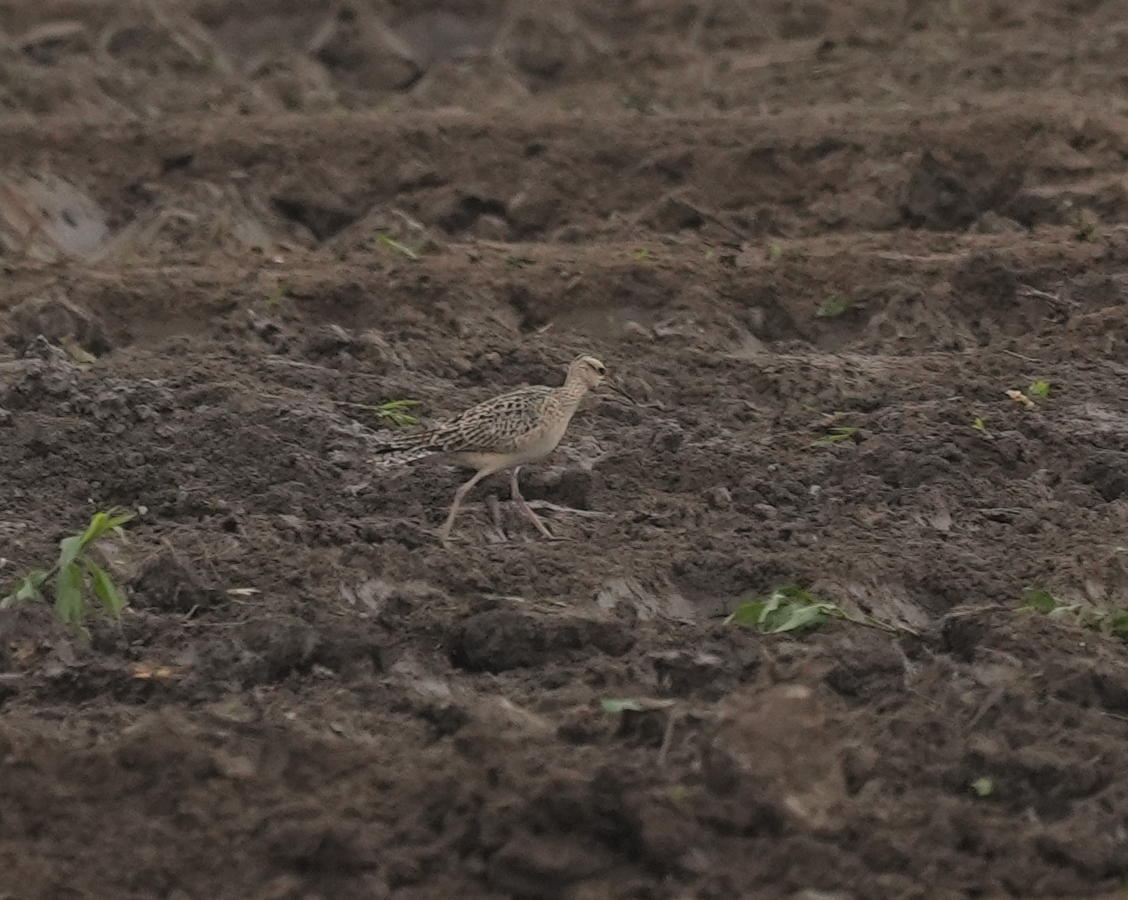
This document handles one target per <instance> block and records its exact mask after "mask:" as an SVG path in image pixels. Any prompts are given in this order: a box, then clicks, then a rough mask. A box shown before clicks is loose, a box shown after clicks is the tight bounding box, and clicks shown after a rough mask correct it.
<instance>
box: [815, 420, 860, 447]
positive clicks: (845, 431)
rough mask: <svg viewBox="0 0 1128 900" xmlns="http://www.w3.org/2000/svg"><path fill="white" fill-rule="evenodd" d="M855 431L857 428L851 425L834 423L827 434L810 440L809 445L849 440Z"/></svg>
mask: <svg viewBox="0 0 1128 900" xmlns="http://www.w3.org/2000/svg"><path fill="white" fill-rule="evenodd" d="M857 433H858V429H857V428H856V427H854V426H853V425H835V426H834V427H833V428H831V429H830V432H829V433H828V434H824V435H823V436H822V437H820V438H816V439H815V440H813V441H811V446H812V447H824V446H826V445H827V444H840V443H842V442H843V441H848V440H850V438H852V437H853V436H854V435H855V434H857Z"/></svg>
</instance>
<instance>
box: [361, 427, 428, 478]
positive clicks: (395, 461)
mask: <svg viewBox="0 0 1128 900" xmlns="http://www.w3.org/2000/svg"><path fill="white" fill-rule="evenodd" d="M373 449H374V450H375V456H374V457H373V460H372V462H373V463H375V464H376V466H377V467H378V468H381V469H390V468H392V467H393V466H406V465H408V464H410V463H413V462H417V461H419V460H421V459H426V458H427V457H428V456H434V455H435V454H436V453H439V452H440V451H441V448H440V447H438V446H436V444H435V442H434V435H433V434H432V433H431V432H416V433H415V434H402V435H396V436H395V437H389V438H387V439H385V440H382V441H381V442H380V443H378V444H377V445H376V446H375V447H374V448H373Z"/></svg>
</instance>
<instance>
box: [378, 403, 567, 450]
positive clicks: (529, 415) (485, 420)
mask: <svg viewBox="0 0 1128 900" xmlns="http://www.w3.org/2000/svg"><path fill="white" fill-rule="evenodd" d="M555 394H556V389H554V388H550V387H545V386H543V385H534V386H531V387H524V388H519V389H517V390H515V391H510V392H509V393H507V394H501V395H499V396H497V397H491V398H490V399H489V400H484V401H482V402H481V403H479V404H477V405H476V406H471V407H470V408H469V409H467V410H465V411H464V412H462V413H460V414H459V415H457V416H455V417H454V418H453V419H448V420H447V421H445V422H441V423H439V424H438V425H435V426H434V427H432V428H428V429H425V430H423V431H414V432H410V433H407V434H397V435H394V436H392V437H390V438H387V439H385V440H383V441H382V442H381V444H380V445H379V447H377V452H378V453H379V454H380V458H379V460H378V461H379V462H382V463H384V464H385V465H398V464H402V463H409V462H414V461H415V460H417V459H423V458H424V457H427V456H433V455H435V454H451V455H467V454H468V455H478V454H500V455H511V454H521V453H522V452H523V451H526V450H529V449H537V448H536V447H535V446H534V445H537V444H539V443H543V440H539V439H541V438H542V437H543V434H544V431H545V428H546V425H551V423H552V422H553V421H554V420H555V418H557V417H555V416H554V415H553V413H554V409H555V407H556V406H558V404H556V403H555V402H554V400H555ZM564 424H565V426H566V425H567V422H565V423H564ZM557 440H558V438H557ZM553 446H555V444H554V445H553ZM549 449H551V448H549Z"/></svg>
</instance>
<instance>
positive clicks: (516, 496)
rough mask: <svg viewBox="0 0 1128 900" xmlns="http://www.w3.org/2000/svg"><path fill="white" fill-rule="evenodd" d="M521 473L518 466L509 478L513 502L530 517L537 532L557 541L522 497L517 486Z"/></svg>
mask: <svg viewBox="0 0 1128 900" xmlns="http://www.w3.org/2000/svg"><path fill="white" fill-rule="evenodd" d="M520 471H521V467H520V466H517V468H515V469H514V470H513V474H512V475H511V476H510V478H509V484H510V487H511V488H512V489H513V502H514V503H516V504H517V506H518V507H519V508H520V510H521V512H523V513H524V514H525V515H526V516H528V518H529V521H530V522H532V523H533V524H534V525H535V526H536V527H537V531H539V532H540V533H541V534H543V535H544V536H545V537H546V538H548V539H549V540H550V541H554V540H556V535H554V534H553V533H552V532H551V531H549V530H548V526H547V525H545V524H544V522H543V521H541V517H540V516H538V515H537V514H536V513H535V512H533V509H532V507H531V506H529V504H528V503H526V502H525V498H524V497H522V496H521V488H520V487H518V485H517V475H518V473H520Z"/></svg>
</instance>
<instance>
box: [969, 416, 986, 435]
mask: <svg viewBox="0 0 1128 900" xmlns="http://www.w3.org/2000/svg"><path fill="white" fill-rule="evenodd" d="M971 427H972V428H974V429H975V430H976V431H980V432H982V433H983V434H986V433H987V420H986V419H984V418H982V417H981V416H976V417H975V419H974V420H973V421H972V423H971Z"/></svg>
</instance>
